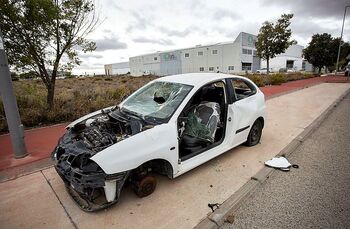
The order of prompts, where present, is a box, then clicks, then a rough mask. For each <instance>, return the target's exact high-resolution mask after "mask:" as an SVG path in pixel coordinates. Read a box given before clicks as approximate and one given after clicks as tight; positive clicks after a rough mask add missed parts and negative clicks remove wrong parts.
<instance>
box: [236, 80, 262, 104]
mask: <svg viewBox="0 0 350 229" xmlns="http://www.w3.org/2000/svg"><path fill="white" fill-rule="evenodd" d="M231 83H232V88H233V90H234V95H233V100H234V101H237V100H241V99H244V98H247V97H249V96H251V95H254V94H255V93H256V89H255V87H254V86H253V85H252V84H251V83H249V82H248V81H246V80H243V79H231Z"/></svg>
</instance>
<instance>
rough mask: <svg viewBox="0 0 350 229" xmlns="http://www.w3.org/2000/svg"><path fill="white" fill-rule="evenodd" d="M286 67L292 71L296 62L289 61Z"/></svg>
mask: <svg viewBox="0 0 350 229" xmlns="http://www.w3.org/2000/svg"><path fill="white" fill-rule="evenodd" d="M286 67H287V69H292V68H293V67H294V60H287V62H286Z"/></svg>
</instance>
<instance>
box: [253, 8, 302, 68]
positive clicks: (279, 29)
mask: <svg viewBox="0 0 350 229" xmlns="http://www.w3.org/2000/svg"><path fill="white" fill-rule="evenodd" d="M292 18H293V14H283V15H282V16H281V18H280V19H278V20H277V23H276V24H274V23H272V22H268V21H266V22H264V23H263V25H262V27H261V28H260V30H259V34H258V37H257V41H256V44H255V46H256V51H257V55H258V56H259V57H260V58H262V59H264V60H266V62H267V74H269V71H270V59H271V58H274V57H275V56H276V55H278V54H281V53H284V52H285V51H286V49H287V48H288V47H289V46H291V45H293V44H296V41H294V40H290V37H291V35H292V31H291V29H289V25H290V20H291V19H292Z"/></svg>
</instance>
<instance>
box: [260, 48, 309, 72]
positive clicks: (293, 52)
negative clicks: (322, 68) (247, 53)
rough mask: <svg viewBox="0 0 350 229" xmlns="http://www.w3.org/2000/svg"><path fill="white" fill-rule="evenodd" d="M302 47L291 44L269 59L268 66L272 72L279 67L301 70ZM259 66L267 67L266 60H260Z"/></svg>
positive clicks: (276, 70)
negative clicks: (282, 51)
mask: <svg viewBox="0 0 350 229" xmlns="http://www.w3.org/2000/svg"><path fill="white" fill-rule="evenodd" d="M303 49H304V47H303V46H301V45H292V46H290V47H289V48H287V50H286V51H285V52H284V53H282V54H279V55H277V56H276V57H274V58H272V59H271V60H270V64H269V65H270V66H269V68H270V69H271V70H272V71H273V72H278V71H279V70H280V69H286V70H294V71H301V70H302V69H303V58H302V55H303ZM261 67H262V68H267V62H266V60H262V61H261Z"/></svg>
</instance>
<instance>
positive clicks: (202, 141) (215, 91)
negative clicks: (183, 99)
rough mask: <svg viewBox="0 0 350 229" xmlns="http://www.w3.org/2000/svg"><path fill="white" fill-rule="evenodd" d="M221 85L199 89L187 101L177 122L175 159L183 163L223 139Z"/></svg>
mask: <svg viewBox="0 0 350 229" xmlns="http://www.w3.org/2000/svg"><path fill="white" fill-rule="evenodd" d="M226 109H227V108H226V98H225V84H224V82H222V81H218V82H215V83H211V84H208V85H205V86H203V87H202V88H201V89H200V90H198V91H197V92H196V94H195V95H194V96H193V97H192V98H191V99H190V101H189V102H188V104H187V105H186V106H185V108H184V110H183V111H182V113H181V114H180V116H179V119H178V123H179V124H178V130H179V139H180V140H179V156H180V159H181V161H185V160H187V159H189V158H191V157H193V156H196V155H198V154H200V153H202V152H204V151H206V150H208V149H210V148H212V147H215V146H217V145H219V144H220V143H221V142H222V140H223V139H224V133H225V131H224V130H225V124H226V123H225V122H224V120H225V117H226Z"/></svg>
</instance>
